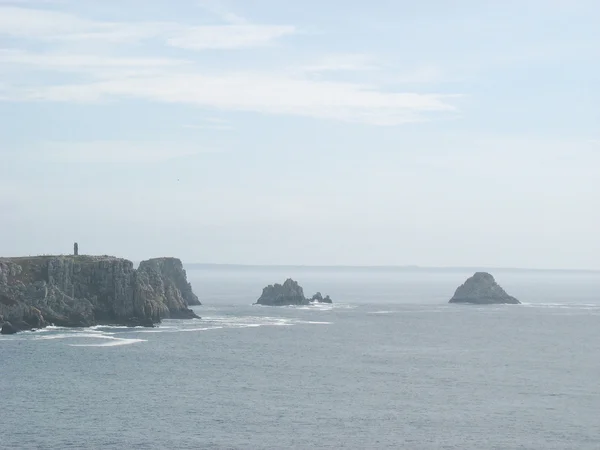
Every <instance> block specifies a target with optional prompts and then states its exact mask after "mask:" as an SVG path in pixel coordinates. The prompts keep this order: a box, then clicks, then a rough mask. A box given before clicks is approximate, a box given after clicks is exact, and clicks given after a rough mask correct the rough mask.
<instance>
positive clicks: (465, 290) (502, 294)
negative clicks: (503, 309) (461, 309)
mask: <svg viewBox="0 0 600 450" xmlns="http://www.w3.org/2000/svg"><path fill="white" fill-rule="evenodd" d="M450 303H474V304H479V305H488V304H503V303H509V304H520V303H521V302H520V301H519V300H517V299H516V298H514V297H512V296H510V295H508V294H507V293H506V291H505V290H504V289H502V288H501V287H500V285H498V283H496V280H494V277H493V276H492V275H490V274H489V273H487V272H476V273H475V274H474V275H473V276H472V277H471V278H469V279H468V280H467V281H465V282H464V284H462V285H461V286H459V287H458V288H457V289H456V292H455V293H454V296H453V297H452V298H451V299H450Z"/></svg>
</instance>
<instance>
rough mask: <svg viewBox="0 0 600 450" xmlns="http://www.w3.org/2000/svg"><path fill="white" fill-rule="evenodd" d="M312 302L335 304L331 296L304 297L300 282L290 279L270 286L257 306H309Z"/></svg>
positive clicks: (317, 294) (264, 290)
mask: <svg viewBox="0 0 600 450" xmlns="http://www.w3.org/2000/svg"><path fill="white" fill-rule="evenodd" d="M311 302H319V303H333V302H332V301H331V299H330V298H329V296H326V297H325V298H323V296H322V295H321V293H320V292H317V293H316V294H315V295H313V296H312V298H311V299H307V298H306V297H304V290H303V289H302V286H300V285H299V284H298V282H296V281H294V280H292V279H291V278H288V279H287V280H285V282H284V283H283V284H274V285H272V284H271V285H269V286H267V287H265V288H264V289H263V292H262V295H261V296H260V298H259V299H258V300H257V301H256V304H257V305H269V306H286V305H308V304H309V303H311Z"/></svg>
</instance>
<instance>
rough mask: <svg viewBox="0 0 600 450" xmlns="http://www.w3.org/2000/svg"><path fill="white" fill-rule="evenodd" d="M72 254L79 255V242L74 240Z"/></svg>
mask: <svg viewBox="0 0 600 450" xmlns="http://www.w3.org/2000/svg"><path fill="white" fill-rule="evenodd" d="M73 255H75V256H77V255H79V244H77V242H75V244H73Z"/></svg>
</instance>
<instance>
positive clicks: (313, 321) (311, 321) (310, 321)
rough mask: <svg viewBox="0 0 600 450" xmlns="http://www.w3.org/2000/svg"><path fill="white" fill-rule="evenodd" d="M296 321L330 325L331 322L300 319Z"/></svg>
mask: <svg viewBox="0 0 600 450" xmlns="http://www.w3.org/2000/svg"><path fill="white" fill-rule="evenodd" d="M297 323H307V324H311V325H331V324H332V323H333V322H317V321H315V320H301V321H298V322H297Z"/></svg>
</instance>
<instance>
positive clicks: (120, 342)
mask: <svg viewBox="0 0 600 450" xmlns="http://www.w3.org/2000/svg"><path fill="white" fill-rule="evenodd" d="M140 342H147V341H146V339H120V338H115V340H114V341H111V342H104V343H102V344H68V345H69V347H120V346H122V345H131V344H138V343H140Z"/></svg>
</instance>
